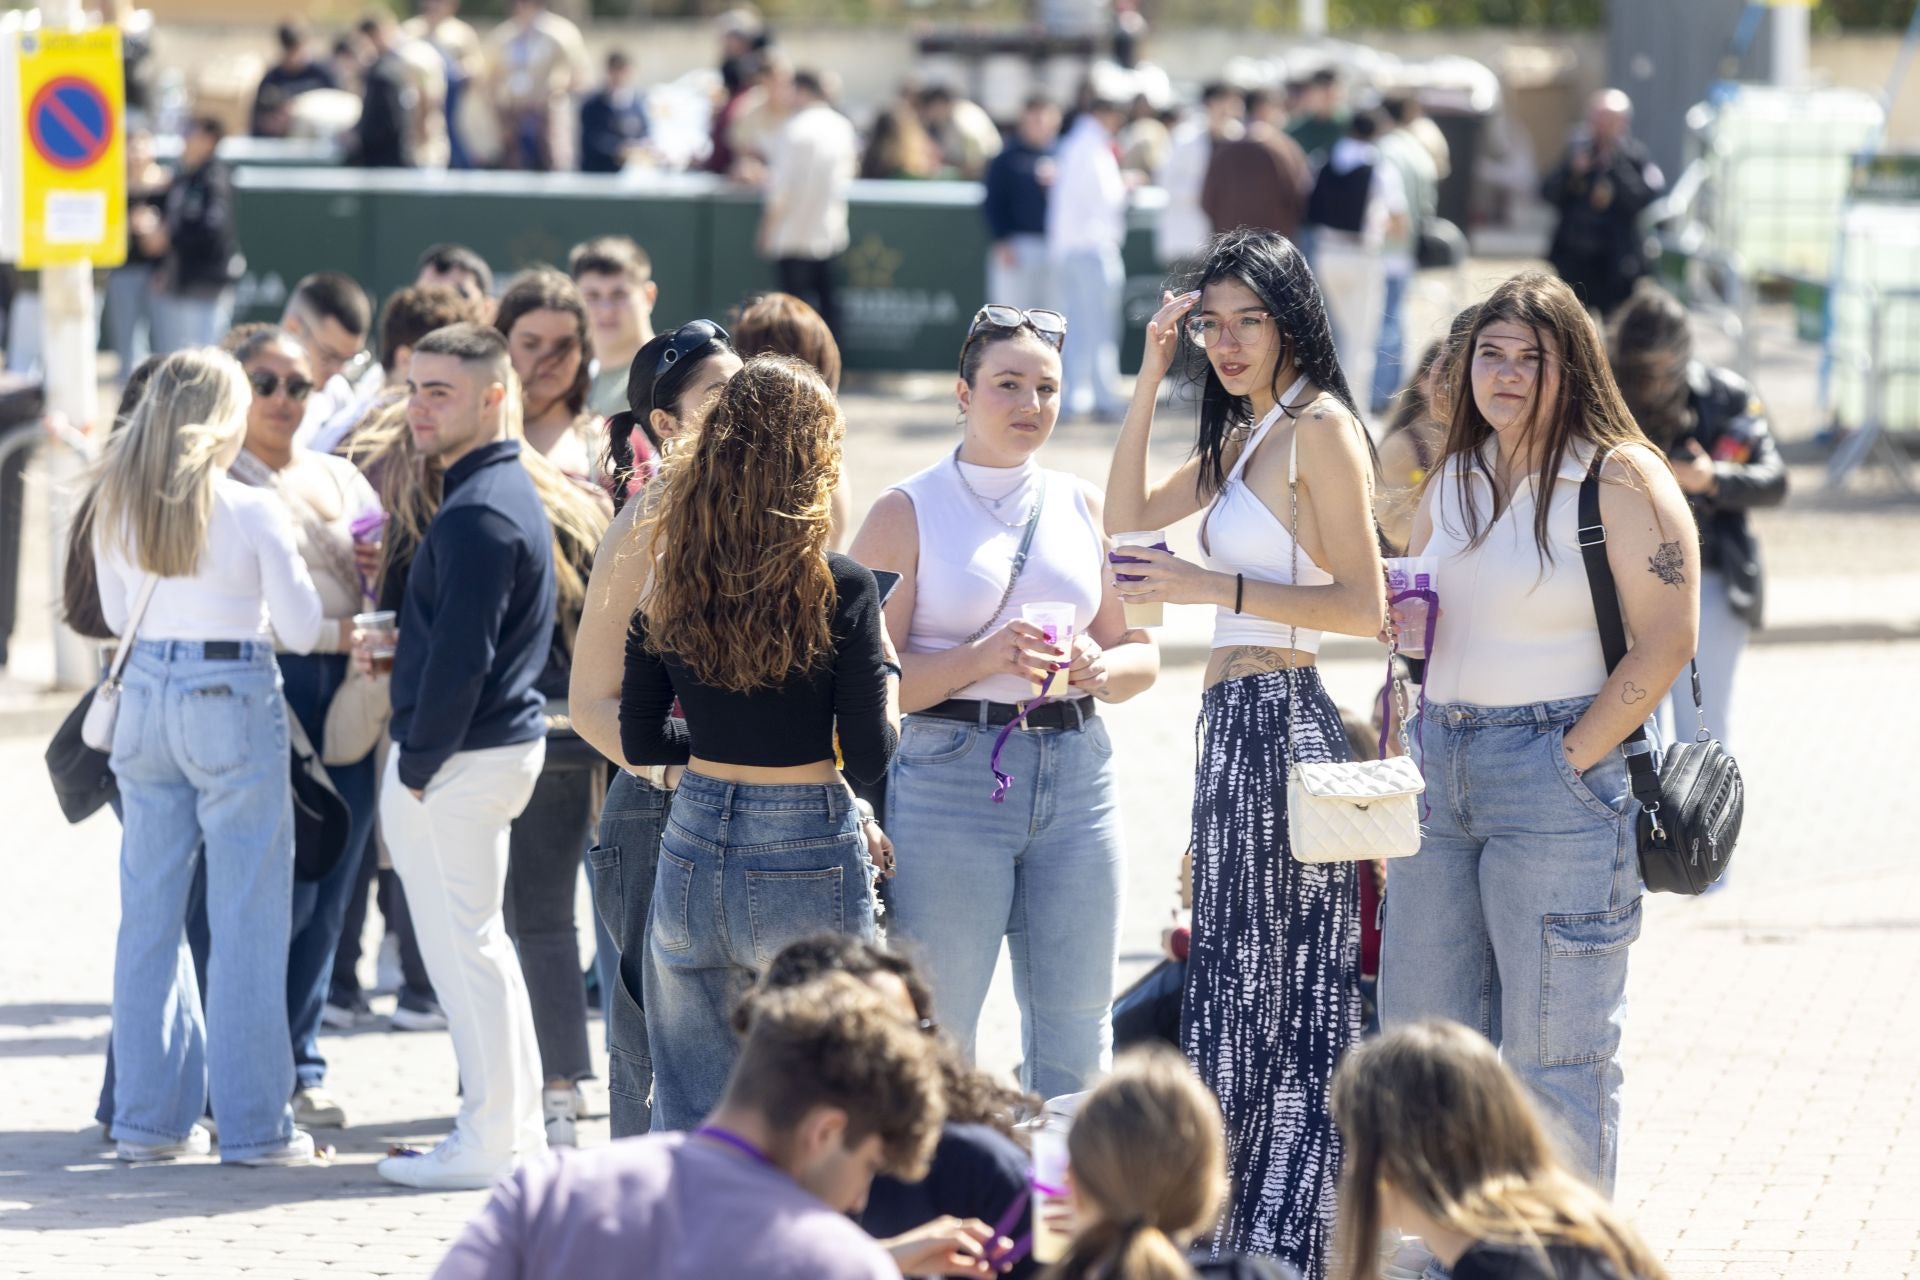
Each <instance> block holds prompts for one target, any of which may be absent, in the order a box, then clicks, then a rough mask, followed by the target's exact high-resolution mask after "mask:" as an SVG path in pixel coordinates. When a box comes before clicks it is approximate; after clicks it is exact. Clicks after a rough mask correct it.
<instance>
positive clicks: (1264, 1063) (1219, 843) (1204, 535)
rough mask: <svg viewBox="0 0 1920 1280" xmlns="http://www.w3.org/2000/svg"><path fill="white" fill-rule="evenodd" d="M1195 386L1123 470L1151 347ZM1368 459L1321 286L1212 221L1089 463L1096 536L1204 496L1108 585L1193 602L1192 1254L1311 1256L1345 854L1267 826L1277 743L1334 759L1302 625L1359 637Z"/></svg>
mask: <svg viewBox="0 0 1920 1280" xmlns="http://www.w3.org/2000/svg"><path fill="white" fill-rule="evenodd" d="M1176 356H1177V357H1180V358H1181V359H1182V361H1183V362H1184V365H1185V369H1186V373H1187V377H1188V379H1189V380H1190V381H1191V382H1193V383H1195V384H1197V385H1198V387H1199V391H1200V424H1199V427H1200V429H1199V436H1198V439H1197V440H1196V441H1195V446H1194V453H1193V457H1192V458H1190V459H1189V460H1188V461H1187V462H1186V463H1185V464H1183V465H1182V466H1181V467H1179V468H1178V469H1177V470H1175V471H1174V472H1173V473H1172V474H1171V475H1168V476H1166V477H1165V478H1163V479H1160V480H1158V481H1153V480H1151V479H1150V478H1149V476H1148V474H1147V460H1148V442H1149V437H1150V436H1151V433H1152V430H1153V419H1154V411H1155V404H1156V397H1157V395H1158V393H1159V389H1160V383H1161V382H1162V381H1163V380H1164V378H1165V377H1166V375H1167V373H1168V372H1169V370H1170V369H1171V367H1172V365H1173V363H1174V360H1175V358H1176ZM1374 473H1375V464H1374V461H1373V458H1372V455H1371V446H1370V445H1369V444H1368V440H1367V434H1366V431H1365V429H1364V428H1363V427H1362V426H1361V424H1360V419H1359V414H1358V411H1357V409H1356V408H1355V405H1354V401H1353V395H1352V393H1351V392H1350V391H1349V390H1348V387H1347V379H1346V375H1345V374H1343V373H1342V372H1341V370H1340V364H1339V361H1338V360H1337V359H1336V358H1335V355H1334V345H1333V336H1332V333H1331V332H1330V329H1329V326H1328V323H1327V311H1326V304H1325V300H1324V299H1323V298H1322V297H1321V294H1320V288H1319V286H1318V285H1317V284H1315V283H1314V279H1313V273H1312V272H1311V271H1309V270H1308V269H1307V264H1306V261H1305V259H1303V258H1302V257H1301V256H1300V251H1299V250H1298V249H1296V248H1295V247H1294V246H1293V243H1292V242H1291V241H1289V240H1287V239H1286V238H1285V237H1284V236H1281V235H1278V234H1276V233H1273V232H1266V231H1247V230H1240V231H1230V232H1226V233H1224V234H1222V235H1219V236H1216V237H1215V238H1214V239H1213V241H1212V243H1211V244H1209V245H1208V246H1207V251H1206V253H1205V254H1204V256H1203V257H1202V260H1201V262H1200V264H1199V266H1198V267H1197V268H1196V269H1195V271H1194V272H1193V273H1192V275H1191V276H1190V277H1189V278H1188V280H1187V281H1186V288H1185V291H1183V292H1180V293H1178V294H1175V293H1169V294H1167V295H1166V299H1165V302H1164V304H1163V305H1162V306H1161V308H1160V310H1159V311H1158V312H1157V313H1155V315H1154V317H1153V319H1152V320H1151V321H1149V322H1148V325H1147V346H1146V355H1145V356H1144V357H1143V364H1142V366H1141V371H1140V379H1139V382H1138V383H1137V385H1136V386H1135V389H1134V395H1133V407H1132V409H1131V410H1130V411H1129V412H1128V414H1127V422H1126V425H1125V426H1124V427H1123V428H1122V429H1121V432H1120V440H1119V444H1118V446H1117V447H1116V449H1115V450H1114V458H1113V467H1112V470H1111V472H1110V473H1109V476H1108V481H1107V509H1106V520H1107V529H1108V530H1109V531H1114V530H1120V529H1154V528H1160V529H1164V528H1166V527H1168V526H1169V525H1172V524H1174V523H1176V522H1177V521H1179V520H1182V519H1185V518H1186V517H1188V516H1190V515H1194V514H1196V513H1201V512H1204V513H1205V515H1204V518H1203V519H1202V522H1201V525H1200V550H1201V552H1202V553H1203V555H1204V557H1205V560H1204V563H1203V564H1195V563H1192V562H1190V561H1186V560H1182V559H1179V558H1177V557H1175V556H1173V555H1171V554H1169V553H1167V552H1165V551H1157V550H1153V549H1150V548H1143V547H1122V548H1118V550H1119V551H1121V552H1123V553H1124V554H1126V555H1128V556H1131V557H1135V558H1136V559H1137V560H1139V561H1143V562H1144V563H1135V564H1128V565H1126V566H1125V568H1126V570H1127V573H1128V575H1129V577H1130V579H1131V580H1122V581H1120V583H1119V591H1120V595H1121V597H1122V598H1123V599H1126V600H1130V601H1152V600H1164V601H1169V602H1171V603H1174V604H1202V605H1213V606H1215V616H1214V624H1213V656H1212V658H1211V659H1210V661H1209V662H1208V664H1207V675H1206V691H1205V693H1203V694H1202V695H1201V702H1200V708H1201V709H1200V715H1201V720H1202V723H1203V725H1204V738H1203V746H1202V749H1201V754H1200V768H1199V776H1198V778H1197V779H1196V780H1195V784H1194V796H1193V874H1194V903H1193V951H1192V956H1191V958H1190V960H1189V962H1188V974H1187V990H1186V1000H1185V1005H1184V1009H1183V1011H1182V1019H1181V1023H1182V1025H1181V1044H1182V1047H1183V1048H1184V1049H1185V1050H1186V1054H1187V1057H1188V1059H1189V1060H1190V1061H1191V1062H1192V1063H1193V1065H1194V1069H1195V1070H1196V1071H1198V1072H1199V1073H1200V1078H1201V1079H1202V1080H1205V1081H1206V1082H1207V1084H1209V1085H1210V1086H1212V1088H1213V1089H1214V1091H1215V1092H1216V1093H1217V1094H1218V1095H1219V1097H1220V1109H1221V1111H1222V1113H1223V1114H1224V1115H1225V1116H1226V1132H1227V1147H1228V1163H1229V1167H1230V1168H1231V1170H1232V1173H1233V1186H1234V1202H1233V1205H1232V1207H1231V1208H1230V1209H1229V1211H1228V1213H1227V1215H1226V1217H1225V1218H1223V1219H1222V1221H1221V1225H1220V1229H1219V1230H1218V1231H1217V1232H1215V1233H1214V1236H1213V1240H1212V1248H1213V1250H1214V1251H1215V1252H1216V1253H1218V1252H1221V1251H1226V1250H1238V1251H1242V1252H1248V1253H1262V1254H1275V1255H1278V1256H1279V1257H1281V1258H1283V1259H1285V1260H1286V1261H1288V1262H1290V1263H1292V1264H1293V1265H1294V1266H1296V1267H1298V1268H1299V1269H1300V1271H1301V1273H1302V1274H1303V1275H1304V1276H1305V1277H1306V1278H1307V1280H1322V1277H1324V1276H1325V1275H1326V1274H1327V1272H1326V1268H1327V1246H1328V1244H1329V1243H1330V1241H1331V1237H1332V1234H1333V1208H1334V1180H1335V1178H1336V1177H1337V1176H1338V1175H1339V1171H1340V1136H1339V1134H1338V1133H1337V1132H1336V1131H1335V1129H1334V1127H1333V1120H1332V1118H1331V1117H1330V1116H1329V1115H1328V1114H1327V1085H1328V1082H1329V1081H1330V1080H1331V1079H1332V1077H1333V1068H1334V1064H1335V1063H1336V1062H1338V1061H1339V1060H1340V1055H1341V1054H1342V1053H1344V1052H1345V1051H1346V1049H1347V1046H1348V1045H1350V1044H1352V1043H1353V1041H1354V1040H1355V1039H1356V1038H1357V1037H1358V1035H1359V1033H1360V1018H1361V1000H1360V985H1359V980H1360V971H1359V951H1360V911H1359V897H1358V879H1357V875H1356V866H1355V864H1354V863H1351V862H1333V863H1317V864H1307V863H1302V862H1298V861H1296V860H1295V859H1294V857H1293V851H1292V848H1291V846H1290V843H1289V838H1288V832H1287V774H1288V771H1289V769H1290V768H1291V767H1292V765H1293V764H1294V762H1295V761H1296V760H1298V761H1303V762H1322V761H1338V760H1346V759H1347V758H1348V750H1347V738H1346V732H1345V730H1344V729H1343V728H1342V726H1341V723H1340V713H1339V711H1338V710H1337V709H1336V708H1335V707H1334V704H1333V700H1332V699H1331V698H1329V697H1328V696H1327V691H1326V688H1325V686H1323V685H1322V684H1321V681H1320V672H1319V668H1318V667H1317V666H1316V664H1315V654H1316V653H1317V652H1318V650H1319V648H1320V637H1321V635H1322V633H1324V632H1328V631H1333V632H1338V633H1341V634H1344V635H1364V636H1371V635H1375V634H1377V633H1378V632H1379V630H1380V625H1381V622H1382V620H1383V618H1384V615H1385V603H1386V601H1385V596H1386V590H1385V577H1384V573H1383V570H1382V567H1381V563H1380V547H1379V543H1378V542H1377V541H1376V536H1375V530H1374V524H1373V516H1372V498H1373V487H1374V486H1373V482H1374Z"/></svg>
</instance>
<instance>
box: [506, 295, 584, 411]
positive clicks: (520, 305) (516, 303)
mask: <svg viewBox="0 0 1920 1280" xmlns="http://www.w3.org/2000/svg"><path fill="white" fill-rule="evenodd" d="M534 311H558V312H560V313H561V314H563V315H569V316H572V317H573V323H574V349H575V350H576V351H578V352H579V353H580V367H579V368H578V369H576V370H575V371H574V375H573V385H572V386H570V387H568V388H567V393H566V395H565V396H564V397H562V399H563V400H564V401H565V403H566V406H567V412H568V413H571V414H572V415H573V416H574V417H576V418H578V417H579V416H580V415H581V414H582V413H584V412H586V408H587V392H588V391H589V390H591V389H592V387H593V375H592V373H591V372H590V370H589V368H588V366H589V365H590V364H592V360H591V358H590V357H591V356H592V354H593V347H592V345H591V344H592V341H593V335H592V331H591V330H590V328H589V327H588V324H587V304H586V303H585V302H584V301H582V300H581V298H580V288H579V286H578V285H576V284H574V282H573V281H571V280H569V279H568V278H567V277H566V275H565V273H563V272H560V271H556V270H554V269H553V268H552V267H529V268H527V270H525V271H523V272H521V273H520V274H519V275H517V276H515V277H514V278H513V282H512V283H511V284H509V285H508V286H507V291H506V292H505V293H503V294H501V295H500V307H499V310H497V311H495V312H494V316H493V327H494V328H495V329H498V330H499V331H500V336H501V337H503V338H506V339H509V340H511V339H512V338H513V326H514V324H515V323H516V322H517V321H518V320H519V319H520V317H521V316H524V315H527V314H529V313H530V312H534Z"/></svg>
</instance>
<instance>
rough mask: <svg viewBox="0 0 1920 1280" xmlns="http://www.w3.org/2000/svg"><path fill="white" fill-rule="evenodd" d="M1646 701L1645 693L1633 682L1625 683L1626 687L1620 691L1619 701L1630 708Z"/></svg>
mask: <svg viewBox="0 0 1920 1280" xmlns="http://www.w3.org/2000/svg"><path fill="white" fill-rule="evenodd" d="M1646 700H1647V691H1646V690H1645V689H1642V688H1641V687H1640V686H1639V685H1637V684H1635V683H1634V682H1633V681H1631V680H1629V681H1627V687H1626V688H1624V689H1622V690H1621V691H1620V701H1622V702H1624V703H1626V704H1627V705H1628V706H1630V707H1637V706H1639V705H1640V704H1641V703H1643V702H1645V701H1646Z"/></svg>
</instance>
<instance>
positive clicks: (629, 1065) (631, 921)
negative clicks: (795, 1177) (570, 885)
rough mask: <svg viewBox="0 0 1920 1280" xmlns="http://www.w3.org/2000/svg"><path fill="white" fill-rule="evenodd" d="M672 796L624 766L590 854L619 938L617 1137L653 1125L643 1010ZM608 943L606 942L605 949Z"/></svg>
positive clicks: (612, 1061)
mask: <svg viewBox="0 0 1920 1280" xmlns="http://www.w3.org/2000/svg"><path fill="white" fill-rule="evenodd" d="M672 798H673V792H671V791H662V790H660V789H658V788H657V787H654V786H652V785H651V784H649V783H647V782H643V781H642V780H641V779H639V778H636V777H634V776H633V775H632V774H630V773H628V772H627V771H626V770H625V769H622V770H620V771H619V772H617V773H616V774H614V777H613V785H612V786H611V787H608V788H607V803H606V806H605V807H604V808H603V809H601V810H600V843H599V844H597V845H595V846H594V847H593V848H592V849H591V850H590V851H589V852H588V853H587V864H588V866H589V867H591V868H592V871H593V905H594V910H595V912H596V913H597V914H598V915H599V917H600V919H599V924H600V929H601V931H602V932H603V933H606V934H609V935H611V936H612V938H613V943H612V945H611V946H610V947H608V948H607V949H608V952H609V955H608V957H606V958H607V959H610V960H611V961H612V963H610V964H603V965H602V970H603V972H604V971H605V970H608V969H611V970H612V972H613V974H614V979H613V982H612V984H611V985H610V986H604V985H603V986H602V988H601V993H602V999H603V1001H604V1006H603V1007H604V1008H605V1009H606V1013H607V1093H608V1101H609V1110H610V1118H609V1122H610V1125H611V1128H612V1130H613V1136H614V1137H616V1138H631V1137H633V1136H635V1135H636V1134H642V1133H646V1132H647V1131H648V1130H650V1129H651V1128H653V1101H652V1099H653V1053H652V1051H651V1050H650V1049H649V1048H648V1047H647V1017H646V1014H645V1013H643V1012H642V1008H643V1006H642V1004H641V999H642V983H643V982H644V981H645V978H644V976H643V972H642V971H643V970H644V969H645V967H646V959H647V915H648V912H649V911H650V910H651V909H652V907H653V882H654V877H655V876H657V875H658V874H659V871H660V833H661V830H662V829H663V828H664V827H665V826H666V823H667V805H668V803H669V801H671V800H672ZM603 945H604V944H603Z"/></svg>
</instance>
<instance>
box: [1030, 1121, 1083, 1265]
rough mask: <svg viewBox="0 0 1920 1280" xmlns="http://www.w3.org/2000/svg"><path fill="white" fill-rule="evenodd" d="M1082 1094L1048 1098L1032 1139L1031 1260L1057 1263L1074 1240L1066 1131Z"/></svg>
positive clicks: (1071, 1122)
mask: <svg viewBox="0 0 1920 1280" xmlns="http://www.w3.org/2000/svg"><path fill="white" fill-rule="evenodd" d="M1086 1096H1087V1095H1086V1094H1084V1093H1069V1094H1064V1095H1062V1096H1060V1097H1058V1098H1054V1099H1051V1100H1050V1101H1048V1102H1047V1104H1046V1106H1045V1107H1044V1108H1043V1109H1042V1111H1041V1118H1040V1123H1039V1125H1038V1126H1037V1127H1035V1128H1032V1129H1030V1130H1028V1133H1029V1135H1030V1136H1031V1137H1032V1139H1033V1260H1034V1261H1035V1262H1058V1261H1060V1259H1061V1258H1063V1257H1065V1256H1066V1253H1067V1246H1068V1245H1070V1244H1072V1243H1073V1210H1072V1208H1071V1207H1070V1205H1069V1201H1068V1198H1067V1195H1068V1193H1067V1162H1068V1157H1067V1134H1068V1132H1069V1131H1070V1130H1071V1129H1072V1128H1073V1115H1074V1112H1076V1111H1078V1110H1079V1109H1080V1103H1081V1102H1082V1101H1084V1100H1085V1098H1086Z"/></svg>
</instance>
